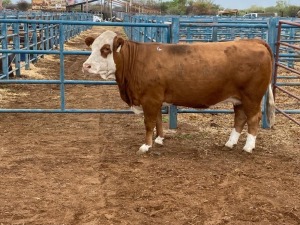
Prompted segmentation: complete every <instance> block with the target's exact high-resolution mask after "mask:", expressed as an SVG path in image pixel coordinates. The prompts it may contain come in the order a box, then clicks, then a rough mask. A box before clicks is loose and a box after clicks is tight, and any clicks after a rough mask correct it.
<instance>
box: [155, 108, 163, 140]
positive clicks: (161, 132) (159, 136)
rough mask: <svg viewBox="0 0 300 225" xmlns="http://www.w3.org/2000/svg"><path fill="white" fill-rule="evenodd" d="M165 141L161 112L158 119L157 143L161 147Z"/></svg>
mask: <svg viewBox="0 0 300 225" xmlns="http://www.w3.org/2000/svg"><path fill="white" fill-rule="evenodd" d="M163 141H164V133H163V126H162V113H161V111H159V113H158V114H157V118H156V138H155V141H154V142H155V143H156V144H159V145H163V144H164V143H163Z"/></svg>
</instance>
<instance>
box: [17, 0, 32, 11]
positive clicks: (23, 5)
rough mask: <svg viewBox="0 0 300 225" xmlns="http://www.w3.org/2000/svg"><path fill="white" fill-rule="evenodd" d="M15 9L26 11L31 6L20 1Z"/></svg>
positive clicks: (22, 0) (23, 0)
mask: <svg viewBox="0 0 300 225" xmlns="http://www.w3.org/2000/svg"><path fill="white" fill-rule="evenodd" d="M17 8H18V9H19V10H20V11H27V10H28V9H30V8H31V5H30V4H29V3H28V2H26V1H25V0H20V1H19V2H17Z"/></svg>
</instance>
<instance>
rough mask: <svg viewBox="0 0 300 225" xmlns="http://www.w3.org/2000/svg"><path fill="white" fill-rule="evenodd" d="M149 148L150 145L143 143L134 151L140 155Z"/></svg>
mask: <svg viewBox="0 0 300 225" xmlns="http://www.w3.org/2000/svg"><path fill="white" fill-rule="evenodd" d="M149 148H151V146H150V145H146V144H143V145H142V146H141V147H140V149H139V150H138V151H137V152H136V154H137V155H142V154H144V153H146V152H148V150H149Z"/></svg>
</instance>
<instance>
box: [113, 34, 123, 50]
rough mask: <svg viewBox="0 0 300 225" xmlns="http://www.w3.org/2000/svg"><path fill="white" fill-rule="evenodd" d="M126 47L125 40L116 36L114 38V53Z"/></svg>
mask: <svg viewBox="0 0 300 225" xmlns="http://www.w3.org/2000/svg"><path fill="white" fill-rule="evenodd" d="M123 45H124V39H123V38H121V37H119V36H116V37H115V38H114V44H113V52H116V51H117V50H118V48H119V47H122V46H123Z"/></svg>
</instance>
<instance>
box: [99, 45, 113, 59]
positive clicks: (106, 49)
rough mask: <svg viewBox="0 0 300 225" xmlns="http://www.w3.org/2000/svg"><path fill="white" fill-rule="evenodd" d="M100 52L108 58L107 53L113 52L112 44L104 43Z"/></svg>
mask: <svg viewBox="0 0 300 225" xmlns="http://www.w3.org/2000/svg"><path fill="white" fill-rule="evenodd" d="M100 52H101V56H102V57H104V58H106V57H107V55H108V54H110V53H111V50H110V45H109V44H105V45H103V46H102V48H101V50H100Z"/></svg>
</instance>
